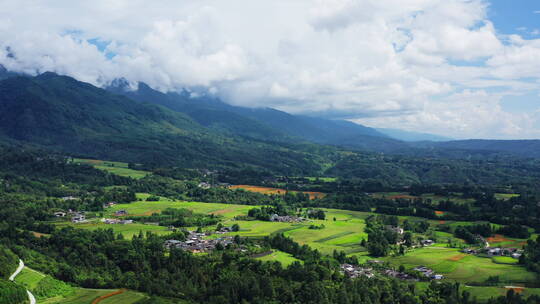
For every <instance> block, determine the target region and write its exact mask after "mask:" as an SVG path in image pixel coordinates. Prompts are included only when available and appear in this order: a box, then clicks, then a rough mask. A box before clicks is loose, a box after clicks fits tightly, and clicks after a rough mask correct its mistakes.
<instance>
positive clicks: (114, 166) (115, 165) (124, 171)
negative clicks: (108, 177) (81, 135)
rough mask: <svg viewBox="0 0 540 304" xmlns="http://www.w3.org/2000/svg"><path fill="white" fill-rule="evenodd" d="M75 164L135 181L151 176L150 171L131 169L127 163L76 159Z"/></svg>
mask: <svg viewBox="0 0 540 304" xmlns="http://www.w3.org/2000/svg"><path fill="white" fill-rule="evenodd" d="M73 162H74V163H77V164H88V165H91V166H93V167H94V168H96V169H99V170H103V171H107V172H109V173H112V174H116V175H120V176H124V177H131V178H134V179H140V178H143V177H145V176H146V175H148V174H151V173H150V172H148V171H142V170H133V169H130V168H129V167H128V164H127V163H122V162H113V161H104V160H96V159H82V158H74V159H73Z"/></svg>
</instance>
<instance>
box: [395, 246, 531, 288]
mask: <svg viewBox="0 0 540 304" xmlns="http://www.w3.org/2000/svg"><path fill="white" fill-rule="evenodd" d="M385 260H387V261H388V262H389V263H391V264H393V265H395V266H399V265H404V266H405V267H406V268H414V267H416V266H419V265H425V266H427V267H430V268H432V269H433V270H435V271H436V272H437V273H441V274H443V275H445V277H446V278H448V279H450V280H454V281H460V282H484V281H485V280H486V279H487V278H489V277H490V276H499V278H500V281H501V282H505V283H527V282H535V281H536V280H537V276H536V275H535V274H534V273H532V272H528V271H527V270H526V269H525V268H524V267H523V266H519V265H509V264H499V263H494V262H493V261H492V260H491V259H490V258H482V257H477V256H473V255H465V254H462V253H460V252H459V251H458V249H455V248H444V247H426V248H421V249H415V250H413V251H410V252H407V253H406V254H405V255H404V256H399V257H387V258H385Z"/></svg>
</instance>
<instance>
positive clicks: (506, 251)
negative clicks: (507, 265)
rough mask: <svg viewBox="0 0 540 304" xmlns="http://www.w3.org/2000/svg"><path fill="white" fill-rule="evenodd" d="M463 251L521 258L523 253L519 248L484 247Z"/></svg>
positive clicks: (464, 250)
mask: <svg viewBox="0 0 540 304" xmlns="http://www.w3.org/2000/svg"><path fill="white" fill-rule="evenodd" d="M461 252H463V253H467V254H474V255H477V254H481V253H483V254H487V255H488V256H508V257H512V258H514V259H519V258H520V257H521V256H522V255H523V250H520V249H517V248H501V247H486V248H484V249H473V248H465V249H463V250H462V251H461Z"/></svg>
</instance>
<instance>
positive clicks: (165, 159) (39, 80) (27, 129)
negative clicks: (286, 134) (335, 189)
mask: <svg viewBox="0 0 540 304" xmlns="http://www.w3.org/2000/svg"><path fill="white" fill-rule="evenodd" d="M0 134H1V136H3V137H4V138H7V139H9V140H10V141H15V142H18V143H27V144H32V145H37V146H40V147H46V148H50V149H54V150H58V151H63V152H66V153H70V154H75V155H86V156H91V157H97V158H104V159H113V160H114V159H120V160H124V161H132V162H142V163H146V164H152V163H156V164H176V165H180V164H182V165H183V166H199V167H206V166H234V165H237V164H238V163H242V164H246V165H253V166H262V167H265V168H268V169H269V170H272V169H275V170H280V171H282V172H283V173H284V172H287V171H288V170H292V171H291V172H294V171H295V170H298V172H300V171H302V170H308V171H314V170H317V169H318V167H319V165H318V164H317V162H318V157H317V156H316V155H312V156H310V157H307V154H306V153H307V152H305V151H307V150H317V149H311V148H310V149H306V148H305V147H302V146H300V145H293V144H287V145H285V144H284V145H278V144H274V143H267V142H263V141H253V140H251V139H249V138H245V137H239V136H224V135H223V134H222V133H219V132H215V131H213V130H212V129H207V128H205V126H203V125H201V124H199V123H198V122H196V121H194V120H193V119H192V118H190V117H189V116H187V115H186V114H183V113H180V112H176V111H171V110H169V109H166V108H164V107H161V106H157V105H152V104H145V103H137V102H135V101H133V100H131V99H129V98H126V97H123V96H119V95H116V94H112V93H110V92H107V91H106V90H103V89H100V88H97V87H94V86H92V85H90V84H87V83H83V82H79V81H77V80H75V79H73V78H70V77H66V76H59V75H56V74H54V73H45V74H42V75H40V76H37V77H13V78H9V79H5V80H3V81H1V82H0Z"/></svg>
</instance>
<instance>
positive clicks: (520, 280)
mask: <svg viewBox="0 0 540 304" xmlns="http://www.w3.org/2000/svg"><path fill="white" fill-rule="evenodd" d="M148 196H149V195H148V194H137V198H138V201H135V202H133V203H130V204H118V205H116V206H113V207H111V208H109V209H107V210H106V211H105V214H104V216H105V217H108V218H112V217H114V213H115V212H116V211H118V210H126V211H127V212H128V214H129V215H133V216H137V215H140V216H142V215H150V214H152V213H158V212H160V211H162V210H164V209H166V208H187V209H190V210H192V211H194V212H197V213H205V214H210V213H212V214H216V215H219V216H221V217H222V223H223V224H224V225H226V226H230V225H233V224H238V225H239V226H240V231H238V232H231V233H229V234H230V235H236V234H238V235H240V236H244V237H264V236H267V235H270V234H272V233H283V234H285V235H286V236H288V237H291V238H292V239H293V240H295V241H296V242H298V243H300V244H306V245H309V246H310V247H312V248H314V249H318V250H319V251H320V252H321V253H323V254H329V255H331V254H332V252H333V251H334V250H338V251H344V252H346V253H347V254H348V255H354V256H357V257H358V258H359V260H360V261H365V260H367V259H371V257H369V256H368V255H367V252H366V250H365V248H363V247H362V246H360V242H361V240H362V239H367V234H366V233H365V232H364V228H365V219H366V217H368V216H369V215H372V214H373V213H368V212H357V211H347V210H335V209H323V210H325V212H326V220H311V221H308V222H302V223H284V222H267V221H257V220H256V221H246V220H237V219H236V217H237V216H243V215H247V213H248V211H249V210H250V209H251V208H254V207H255V206H247V205H234V204H215V203H200V202H185V201H176V200H171V199H167V198H161V199H160V200H159V201H146V198H147V197H148ZM334 218H335V220H334ZM399 218H400V220H401V221H403V220H405V219H408V220H409V221H416V220H420V219H419V218H415V217H399ZM430 223H431V224H432V226H437V225H440V224H441V223H439V221H430ZM445 224H449V225H470V224H472V223H471V222H449V223H445ZM58 225H60V226H61V225H75V226H76V227H78V228H83V229H98V228H112V229H114V230H115V232H117V233H123V234H124V236H125V237H126V238H131V237H132V236H133V235H135V234H138V233H139V231H143V232H146V231H151V232H153V233H158V234H168V233H169V231H167V229H166V228H165V227H161V226H156V225H147V224H142V223H134V224H128V225H119V224H115V225H107V224H104V223H101V222H90V223H84V224H72V223H66V222H63V223H59V224H58ZM310 225H316V226H321V225H324V228H323V229H309V226H310ZM190 229H194V227H192V228H190ZM206 229H209V230H213V229H214V227H208V228H206ZM434 236H435V237H436V239H437V242H438V243H437V244H435V245H434V246H430V247H424V248H417V249H413V250H411V251H409V252H407V253H406V254H405V255H404V256H398V257H386V258H382V259H383V260H386V261H388V262H389V263H390V264H391V265H393V266H395V267H399V266H400V265H404V266H405V267H406V268H408V269H411V268H414V267H416V266H420V265H425V266H427V267H430V268H432V269H434V270H435V271H436V272H437V273H440V274H443V275H444V276H445V278H446V279H447V280H451V281H456V282H461V283H465V284H466V283H483V282H485V281H486V280H487V279H488V278H489V277H492V276H498V277H499V279H500V282H501V284H505V285H512V286H522V285H524V284H532V283H534V282H536V280H537V276H536V275H535V274H534V273H532V272H528V271H527V270H526V269H525V268H524V267H522V266H520V265H516V264H515V263H516V260H514V259H512V258H507V257H494V258H485V257H478V256H473V255H467V254H463V253H461V252H459V249H456V248H448V247H446V242H447V240H448V239H450V240H451V241H452V242H453V243H460V242H462V240H459V239H456V238H454V237H453V235H452V234H450V233H446V232H440V231H435V232H434ZM489 241H490V244H491V245H492V246H505V247H518V246H516V245H518V244H521V243H523V242H524V241H525V240H520V239H511V238H505V237H504V236H500V235H495V236H493V238H491V239H489ZM491 242H493V243H491ZM519 247H520V246H519ZM258 259H259V260H262V261H279V262H281V263H282V264H283V265H284V266H287V265H290V264H291V263H293V262H294V261H296V259H295V258H294V257H292V256H291V255H290V254H288V253H285V252H280V251H273V252H272V253H270V254H268V255H264V256H261V257H258ZM467 288H470V289H471V293H472V294H473V295H476V296H477V297H478V298H479V299H487V298H490V297H491V296H494V295H496V294H501V295H502V294H505V293H506V289H505V288H503V287H467ZM538 290H540V289H534V288H526V289H524V290H523V291H522V292H523V294H528V293H537V292H538ZM79 292H80V293H81V295H80V297H82V298H85V297H87V293H85V292H83V291H79ZM96 297H97V296H96ZM115 297H118V298H116V299H117V300H118V301H119V302H113V300H114V299H115ZM122 297H129V294H126V295H116V296H114V297H111V298H110V299H109V298H108V299H107V302H106V301H105V300H103V301H102V303H130V302H129V301H128V300H126V301H125V302H122V301H123V300H122V299H121V298H122ZM133 297H135V296H133ZM85 299H86V298H85ZM51 303H54V302H51ZM62 303H82V302H69V301H68V302H62Z"/></svg>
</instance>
